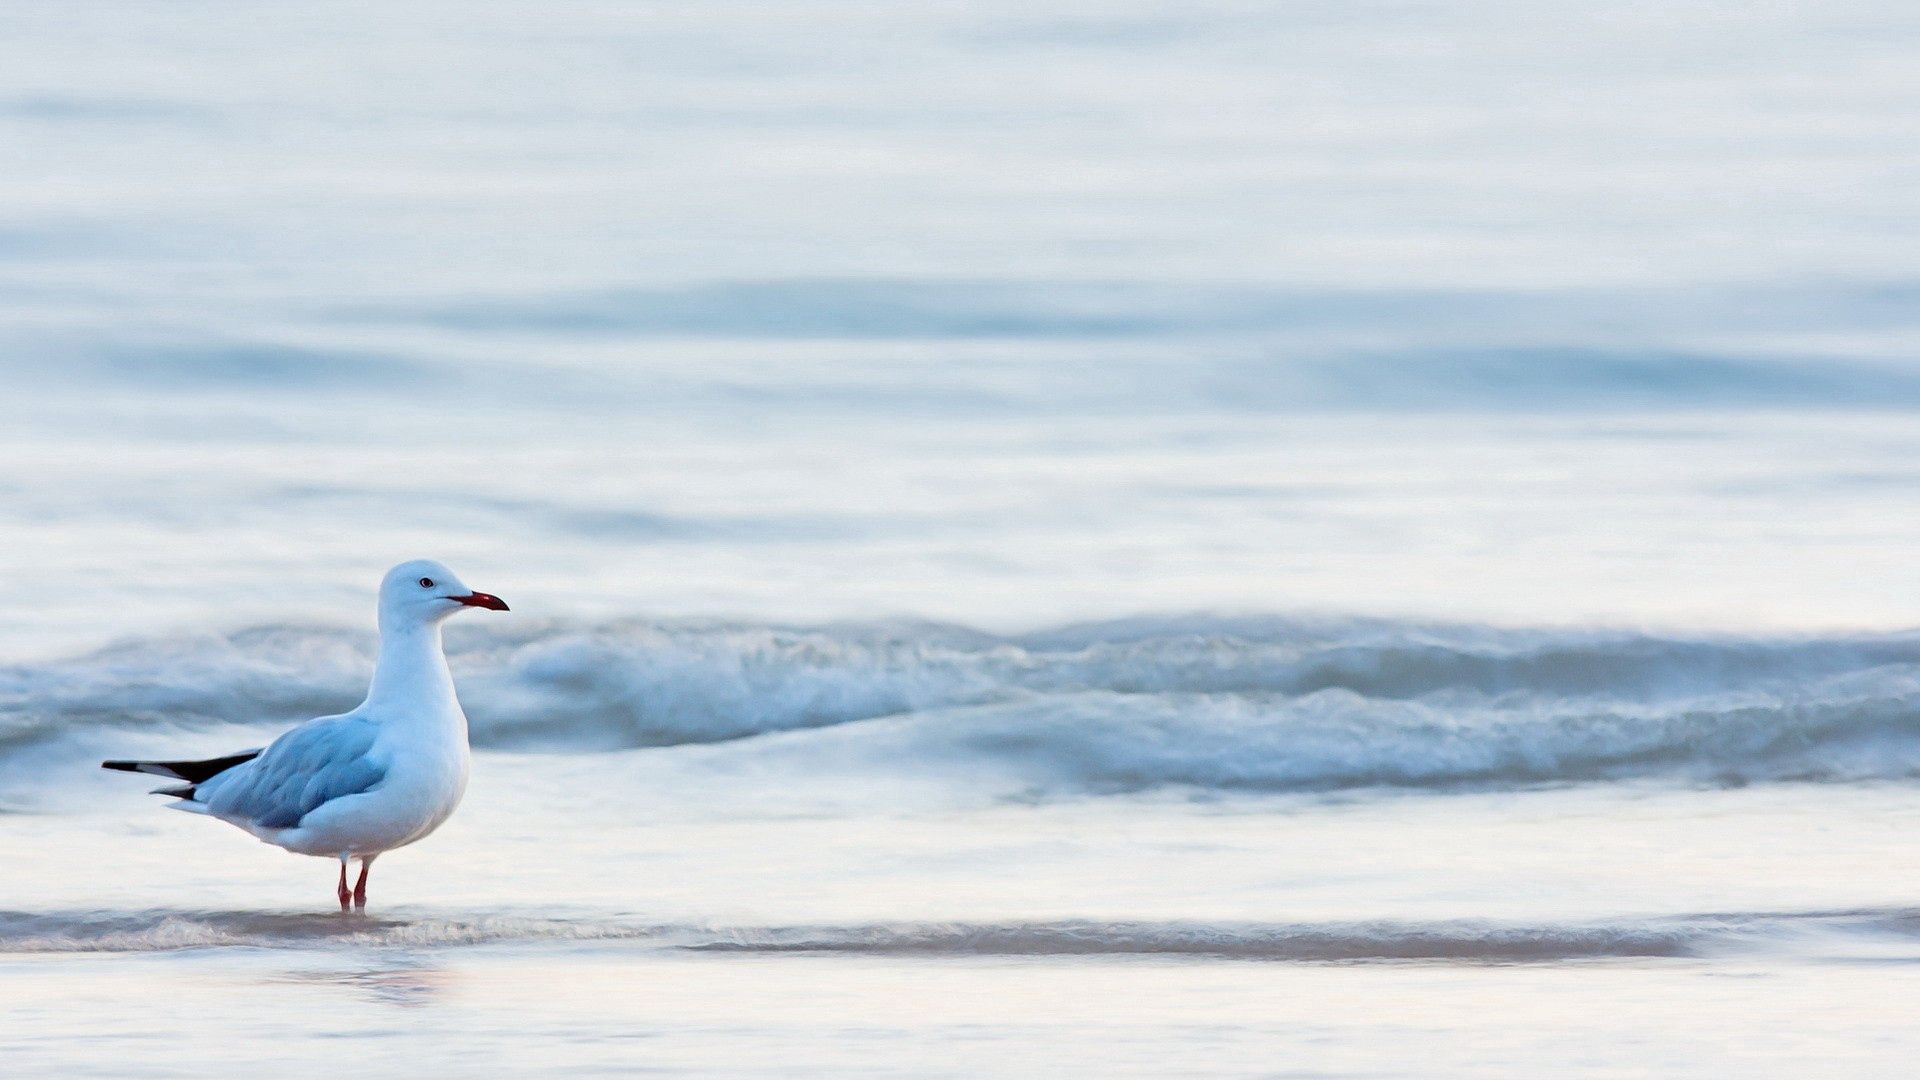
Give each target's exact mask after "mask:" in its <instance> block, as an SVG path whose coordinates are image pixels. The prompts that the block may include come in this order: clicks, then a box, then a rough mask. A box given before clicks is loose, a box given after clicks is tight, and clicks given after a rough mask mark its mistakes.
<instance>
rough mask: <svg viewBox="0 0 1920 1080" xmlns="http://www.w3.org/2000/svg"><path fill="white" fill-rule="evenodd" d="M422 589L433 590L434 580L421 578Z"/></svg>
mask: <svg viewBox="0 0 1920 1080" xmlns="http://www.w3.org/2000/svg"><path fill="white" fill-rule="evenodd" d="M420 587H421V588H423V589H431V588H433V579H432V578H430V577H423V578H421V579H420Z"/></svg>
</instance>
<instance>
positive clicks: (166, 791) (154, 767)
mask: <svg viewBox="0 0 1920 1080" xmlns="http://www.w3.org/2000/svg"><path fill="white" fill-rule="evenodd" d="M259 756H260V751H258V750H247V751H244V752H242V753H238V754H229V755H227V756H226V757H217V758H207V759H206V760H204V761H103V762H101V763H100V767H101V768H103V769H118V770H120V771H121V772H137V773H146V774H147V775H148V776H164V777H166V778H168V779H170V780H185V781H186V782H187V784H186V786H185V787H163V788H154V789H153V794H155V795H171V796H173V797H174V798H176V799H191V798H193V791H194V787H195V785H198V784H202V783H205V782H206V781H208V780H211V779H213V778H214V777H216V776H219V775H220V774H221V773H223V772H226V771H227V770H228V769H231V768H233V767H234V766H235V765H240V764H244V763H246V762H249V761H252V760H253V759H254V758H257V757H259Z"/></svg>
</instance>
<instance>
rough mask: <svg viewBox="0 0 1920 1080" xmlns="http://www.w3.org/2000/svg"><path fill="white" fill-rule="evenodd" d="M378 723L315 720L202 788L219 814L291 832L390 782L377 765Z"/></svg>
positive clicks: (357, 719)
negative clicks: (323, 810) (327, 808)
mask: <svg viewBox="0 0 1920 1080" xmlns="http://www.w3.org/2000/svg"><path fill="white" fill-rule="evenodd" d="M378 733H379V727H378V725H376V724H374V723H373V722H372V721H371V720H365V719H362V718H361V717H358V716H353V715H351V714H349V715H346V716H324V717H321V718H320V719H318V720H309V721H307V722H306V723H304V724H301V725H300V726H299V727H297V728H294V729H293V730H292V731H289V732H287V733H286V734H285V735H282V736H280V737H279V738H278V739H275V740H274V741H273V745H271V746H269V747H267V749H266V750H265V751H264V752H263V753H262V754H261V755H260V756H259V757H257V758H254V759H253V760H252V761H249V762H247V763H246V764H244V765H241V766H239V767H237V768H235V769H233V770H231V771H229V772H226V773H222V774H220V775H219V776H218V777H215V778H214V780H213V781H212V782H210V783H208V784H205V785H202V786H201V788H200V795H199V800H198V801H200V802H202V803H204V804H206V806H207V809H209V810H211V811H212V812H213V813H214V814H216V815H218V816H220V817H223V818H228V819H230V820H239V821H247V822H251V823H252V824H254V825H256V826H258V827H260V828H266V829H291V828H293V827H294V826H296V825H298V824H300V819H301V818H303V817H306V816H307V815H308V814H310V813H312V812H313V811H314V810H316V809H319V808H320V807H321V806H324V805H326V804H327V803H329V802H331V801H333V800H334V799H343V798H346V797H347V796H349V795H359V794H363V793H365V792H367V791H371V790H372V789H373V788H374V787H376V786H378V785H379V783H380V782H381V781H382V780H384V779H386V776H387V769H386V766H385V765H384V764H383V763H381V762H377V761H374V760H373V759H372V758H371V757H370V756H369V755H368V751H370V750H371V749H372V748H373V740H374V736H375V735H376V734H378Z"/></svg>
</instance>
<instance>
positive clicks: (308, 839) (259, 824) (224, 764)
mask: <svg viewBox="0 0 1920 1080" xmlns="http://www.w3.org/2000/svg"><path fill="white" fill-rule="evenodd" d="M472 608H483V609H487V610H492V611H506V610H508V608H507V605H506V602H505V601H503V600H501V599H500V598H499V597H497V596H494V595H492V594H491V593H483V592H475V591H474V590H473V589H471V588H468V587H467V586H466V585H465V584H464V583H463V582H461V580H460V578H459V577H458V576H457V575H455V574H454V572H453V571H452V570H449V569H447V567H446V566H445V565H444V564H442V563H438V562H435V561H433V560H431V559H415V560H412V561H410V562H403V563H401V564H400V565H398V566H396V567H394V568H393V569H391V570H389V571H387V575H386V577H385V578H383V579H382V580H381V582H380V600H379V627H380V653H379V660H378V662H377V663H376V664H375V666H374V670H373V681H372V684H371V685H370V686H369V687H368V689H367V698H366V700H365V701H363V702H361V703H360V705H359V707H358V708H355V709H353V710H352V711H351V712H345V713H341V714H340V715H338V716H322V717H320V718H318V719H315V720H309V721H307V722H306V723H304V724H301V725H299V726H298V727H295V728H293V729H292V730H290V731H288V732H286V733H285V734H283V735H281V736H280V737H279V738H277V739H275V740H273V742H272V743H271V744H269V745H267V746H266V747H263V748H256V749H252V750H243V751H241V752H239V753H237V754H228V755H226V756H224V757H216V758H208V759H206V760H203V761H103V762H101V763H100V764H101V768H105V769H117V770H120V771H122V772H135V773H146V774H148V775H152V776H163V777H166V778H168V779H170V780H178V781H182V783H181V784H178V785H168V786H165V787H159V788H155V789H154V790H153V792H152V794H155V795H167V796H170V797H172V798H173V799H174V800H175V801H174V802H172V803H169V804H168V806H169V807H170V808H172V809H176V810H185V811H188V812H191V813H195V814H204V815H206V816H208V817H215V818H219V819H220V820H221V821H225V822H228V823H230V824H233V825H237V826H239V827H240V828H242V829H245V830H246V831H247V832H249V833H252V834H253V835H254V836H255V837H257V838H259V839H261V840H263V841H265V842H267V843H269V844H274V845H277V846H279V847H282V848H285V849H286V850H288V851H291V852H294V853H296V854H300V855H315V856H320V857H323V858H329V859H338V860H339V861H340V882H339V887H338V888H337V889H336V891H335V895H336V897H337V898H338V899H339V901H340V910H341V911H342V912H345V911H348V910H349V905H351V908H352V910H355V911H361V910H364V909H365V908H366V906H367V874H368V871H369V869H370V868H371V867H372V866H373V860H374V859H376V858H378V857H379V856H380V855H382V854H384V853H386V852H389V851H392V850H393V849H395V848H398V847H404V846H406V845H408V844H411V843H413V842H414V841H416V840H419V839H421V838H422V837H425V836H426V835H427V834H428V833H431V832H433V831H434V830H435V829H437V828H439V827H440V826H441V824H443V823H444V822H445V821H446V820H447V818H448V817H449V816H451V815H452V814H453V811H454V808H455V807H457V806H459V804H460V797H461V796H462V795H464V794H465V793H466V788H467V774H468V771H469V768H470V765H471V759H472V751H471V750H470V748H469V746H468V743H467V716H466V713H465V712H463V711H462V710H461V708H460V701H459V699H458V698H457V697H455V695H454V689H453V675H452V673H451V672H449V671H448V670H447V657H446V653H445V652H444V651H443V650H442V648H441V644H440V624H441V623H442V622H444V621H445V620H446V619H447V617H448V616H450V615H453V614H455V613H457V612H462V611H466V610H469V609H472ZM355 859H358V860H359V862H360V877H359V880H358V882H357V883H356V884H355V885H354V886H353V888H352V889H348V888H347V866H348V864H349V862H351V861H352V860H355Z"/></svg>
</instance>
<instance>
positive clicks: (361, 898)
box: [340, 858, 373, 908]
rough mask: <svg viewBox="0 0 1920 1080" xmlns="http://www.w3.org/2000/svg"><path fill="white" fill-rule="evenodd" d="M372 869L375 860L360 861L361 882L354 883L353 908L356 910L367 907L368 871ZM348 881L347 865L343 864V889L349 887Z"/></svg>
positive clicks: (341, 883) (341, 882)
mask: <svg viewBox="0 0 1920 1080" xmlns="http://www.w3.org/2000/svg"><path fill="white" fill-rule="evenodd" d="M371 869H373V860H372V859H371V858H366V859H361V860H360V880H359V881H356V882H354V883H353V906H354V907H356V908H364V907H366V906H367V871H368V870H371ZM346 881H347V868H346V866H345V864H342V865H341V867H340V887H341V888H343V889H344V888H346V887H347V886H346Z"/></svg>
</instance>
